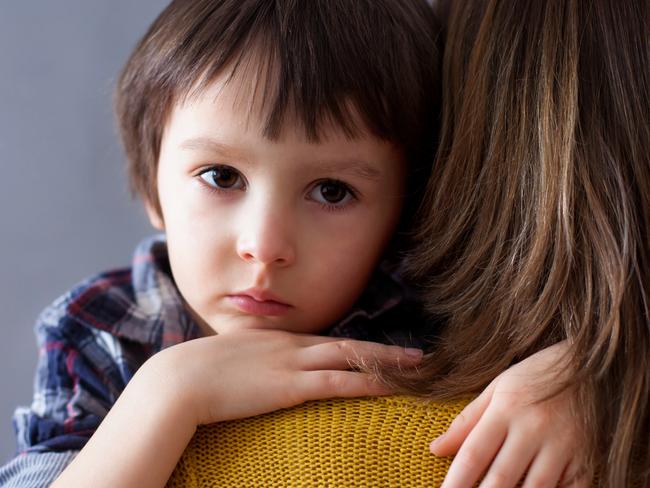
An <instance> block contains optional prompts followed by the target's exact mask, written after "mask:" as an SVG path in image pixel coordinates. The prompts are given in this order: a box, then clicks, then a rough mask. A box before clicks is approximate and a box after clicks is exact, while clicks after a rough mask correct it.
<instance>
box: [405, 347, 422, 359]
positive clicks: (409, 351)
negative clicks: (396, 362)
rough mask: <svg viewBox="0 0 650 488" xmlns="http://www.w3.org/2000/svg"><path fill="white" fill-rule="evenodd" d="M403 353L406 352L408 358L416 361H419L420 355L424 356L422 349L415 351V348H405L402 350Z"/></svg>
mask: <svg viewBox="0 0 650 488" xmlns="http://www.w3.org/2000/svg"><path fill="white" fill-rule="evenodd" d="M404 351H405V352H406V355H407V356H410V357H412V358H416V359H420V358H421V357H422V355H423V354H424V353H423V352H422V349H417V348H415V347H407V348H405V349H404Z"/></svg>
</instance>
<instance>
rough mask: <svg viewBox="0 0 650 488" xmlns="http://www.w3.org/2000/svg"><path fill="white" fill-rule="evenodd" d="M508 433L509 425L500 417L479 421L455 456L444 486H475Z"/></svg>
mask: <svg viewBox="0 0 650 488" xmlns="http://www.w3.org/2000/svg"><path fill="white" fill-rule="evenodd" d="M506 434H507V425H505V424H504V423H503V422H502V421H500V420H499V419H493V420H492V421H490V422H486V421H483V422H479V423H478V424H476V427H475V428H474V429H472V431H471V432H470V433H469V435H468V436H467V439H466V440H465V442H464V443H463V445H462V446H461V448H460V449H459V451H458V454H457V455H456V457H455V458H454V460H453V462H452V463H451V466H450V467H449V471H447V475H446V476H445V481H444V482H443V484H442V488H466V487H468V486H474V483H476V481H478V479H479V478H480V477H481V475H482V474H483V472H484V471H485V470H486V469H487V467H488V466H489V465H490V463H491V462H492V460H493V459H494V456H495V455H496V453H497V452H498V451H499V449H500V448H501V445H502V444H503V442H504V440H505V438H506Z"/></svg>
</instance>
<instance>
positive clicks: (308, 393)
mask: <svg viewBox="0 0 650 488" xmlns="http://www.w3.org/2000/svg"><path fill="white" fill-rule="evenodd" d="M297 382H298V383H297V385H296V386H297V387H298V391H300V392H301V396H302V398H300V399H299V400H300V401H308V400H320V399H323V398H335V397H345V398H350V397H363V396H378V395H389V394H390V393H391V391H390V390H389V389H388V388H387V387H386V386H384V385H383V384H381V383H379V382H378V381H377V380H376V379H375V378H374V377H373V376H372V375H370V374H366V373H357V372H354V371H305V372H303V373H302V374H300V375H299V376H298V379H297Z"/></svg>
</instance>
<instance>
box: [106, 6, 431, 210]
mask: <svg viewBox="0 0 650 488" xmlns="http://www.w3.org/2000/svg"><path fill="white" fill-rule="evenodd" d="M437 34H438V28H437V24H436V22H435V18H434V16H433V12H432V10H431V8H430V6H429V5H428V4H427V2H426V0H402V1H399V2H396V1H394V0H310V1H308V2H305V1H298V0H274V1H261V0H192V1H189V0H174V1H172V2H171V3H170V4H169V6H168V7H167V8H166V9H165V10H164V11H163V12H162V13H161V14H160V16H159V17H158V18H157V19H156V20H155V22H154V23H153V24H152V26H151V27H150V29H149V31H148V32H147V33H146V35H145V36H144V38H143V39H142V40H141V41H140V43H139V44H138V46H137V47H136V48H135V50H134V52H133V54H132V55H131V57H130V59H129V61H128V62H127V64H126V66H125V68H124V70H123V72H122V74H121V77H120V79H119V83H118V86H117V90H116V103H115V107H116V114H117V119H118V123H119V128H120V132H121V136H122V141H123V144H124V147H125V149H126V153H127V157H128V160H129V166H128V168H129V176H130V181H131V186H132V188H133V190H134V191H135V193H137V194H139V195H140V196H142V197H143V198H144V199H145V201H147V202H148V203H149V204H151V205H153V206H154V208H155V209H157V210H160V209H159V203H158V197H157V188H156V170H157V162H158V156H159V149H160V143H161V139H162V135H163V130H164V127H165V124H166V122H167V118H168V116H169V113H170V110H171V108H172V106H173V105H174V104H175V103H177V102H179V101H182V99H183V98H184V97H187V96H191V95H193V94H198V93H199V92H200V91H201V90H203V89H204V88H206V87H207V85H209V84H210V83H211V82H212V81H214V79H215V78H216V77H217V76H220V75H222V74H224V73H227V74H228V76H229V78H228V79H230V80H232V79H233V77H234V76H235V74H236V73H237V71H238V70H241V71H242V72H245V74H244V75H243V76H246V75H247V74H248V71H246V70H249V69H251V65H253V70H254V73H251V75H253V76H252V77H253V78H255V77H256V76H255V75H257V74H259V75H261V76H259V80H262V81H261V82H260V83H261V84H262V85H263V86H261V87H260V86H255V87H253V89H252V91H251V93H250V96H251V97H255V96H257V94H262V95H261V96H262V100H263V104H262V105H263V107H262V108H263V110H264V112H265V113H264V114H263V115H264V116H265V119H266V125H265V129H264V135H265V136H266V137H268V138H270V139H274V138H277V137H278V135H279V133H280V130H281V129H282V123H283V120H284V118H285V114H286V112H287V110H291V111H292V112H291V115H295V116H296V120H298V121H299V122H300V123H301V124H302V126H303V127H304V130H305V134H306V136H307V137H308V138H309V139H310V140H316V141H317V140H318V134H319V130H320V129H321V128H322V126H323V124H326V123H332V122H333V123H334V124H336V125H337V126H339V127H341V128H342V130H344V131H345V132H346V133H347V134H348V135H349V136H350V137H354V136H355V135H356V134H357V133H358V132H359V130H361V129H365V128H367V129H369V130H370V131H371V132H372V133H373V134H374V135H376V136H378V137H380V138H382V139H387V140H391V141H392V142H395V143H397V144H398V145H399V146H400V148H402V149H403V150H404V151H405V152H406V156H407V160H408V161H409V163H410V164H411V165H412V166H411V168H412V171H411V174H412V181H413V182H416V181H417V178H416V175H418V176H419V179H420V181H421V180H422V179H423V177H422V175H420V174H419V172H418V168H421V167H422V169H423V172H424V173H425V174H426V173H428V171H429V169H428V168H429V167H430V164H431V157H430V150H429V148H430V146H431V141H432V140H433V139H434V131H435V124H434V122H435V120H436V119H435V116H434V114H435V110H436V108H437V95H438V90H437V87H439V82H438V73H439V66H438V58H439V57H438V52H437V50H436V42H437V39H436V37H437ZM269 74H270V76H269ZM240 76H241V73H240ZM247 86H248V85H247ZM240 89H242V88H240ZM248 95H249V94H247V93H246V94H244V96H248ZM359 119H360V122H361V123H363V124H364V125H365V127H356V126H355V121H357V120H359ZM422 186H423V185H422Z"/></svg>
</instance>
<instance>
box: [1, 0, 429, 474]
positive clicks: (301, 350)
mask: <svg viewBox="0 0 650 488" xmlns="http://www.w3.org/2000/svg"><path fill="white" fill-rule="evenodd" d="M436 33H437V32H436V27H435V22H434V20H433V17H432V13H431V11H430V9H429V7H428V5H427V2H426V1H425V0H404V1H400V2H396V1H394V0H383V1H382V0H317V1H310V2H295V1H292V0H278V1H274V2H267V1H260V0H193V1H191V2H189V1H186V0H185V1H183V0H174V1H172V2H171V4H170V5H169V6H168V7H167V9H166V10H165V11H164V12H163V13H162V14H161V15H160V16H159V17H158V19H157V20H156V21H155V22H154V24H153V25H152V26H151V28H150V30H149V32H148V33H147V34H146V36H145V37H144V39H143V40H142V41H141V43H140V44H139V45H138V46H137V48H136V49H135V51H134V53H133V55H132V57H131V58H130V60H129V62H128V64H127V66H126V68H125V70H124V72H123V74H122V77H121V79H120V83H119V86H118V90H117V114H118V119H119V122H120V128H121V133H122V138H123V142H124V145H125V148H126V152H127V155H128V158H129V170H130V176H131V181H132V184H133V188H134V189H135V190H136V192H137V193H138V194H139V195H140V196H141V197H142V199H143V201H144V204H145V206H146V208H147V212H148V215H149V217H150V220H151V222H152V224H153V225H154V226H155V227H156V228H157V229H160V230H162V231H164V233H165V237H160V236H159V237H155V238H152V239H149V240H147V241H145V242H144V243H142V244H141V245H140V246H139V248H138V250H137V251H136V254H135V258H134V261H133V265H132V267H131V268H129V269H125V270H118V271H112V272H107V273H104V274H101V275H99V276H98V277H96V278H93V279H91V280H89V281H87V282H85V283H83V284H81V285H79V286H78V287H76V288H75V289H74V290H72V291H71V292H70V293H69V294H67V295H65V296H64V297H62V298H61V299H59V300H58V301H56V302H55V303H54V304H53V305H52V306H51V307H50V308H48V309H47V310H46V311H45V312H44V313H43V315H42V316H41V318H40V321H39V323H38V326H37V333H38V336H39V340H40V343H41V357H40V362H39V367H38V373H37V383H36V388H37V390H36V394H35V398H34V402H33V404H32V406H31V408H29V409H21V410H18V411H17V413H16V416H15V422H16V426H17V432H18V443H19V449H20V451H21V455H20V456H18V457H17V458H16V459H14V460H13V461H12V462H10V463H9V464H8V465H7V466H5V467H4V468H2V469H0V485H2V486H6V485H8V486H21V487H27V486H45V485H49V483H51V482H52V481H53V480H55V479H57V478H58V479H57V481H56V482H55V486H65V487H70V486H111V487H113V486H120V487H126V486H134V487H135V486H137V487H144V486H162V485H164V483H165V481H166V480H167V478H168V477H169V475H170V474H171V472H172V470H173V468H174V466H175V464H176V462H177V461H178V459H179V457H180V455H181V453H182V451H183V449H184V448H185V446H186V445H187V443H188V441H189V440H190V438H191V437H192V435H193V433H194V431H195V429H196V427H197V425H200V424H204V423H210V422H218V421H223V420H228V419H234V418H241V417H246V416H251V415H256V414H260V413H264V412H268V411H272V410H275V409H278V408H283V407H289V406H291V405H295V404H298V403H301V402H303V401H306V400H309V399H318V398H327V397H332V396H363V395H373V394H382V393H387V391H386V389H385V388H384V387H382V386H380V385H379V384H378V383H377V382H375V381H373V380H372V378H371V377H370V376H369V375H367V374H365V373H362V372H357V371H350V370H349V369H350V367H349V366H350V362H351V361H365V362H373V361H380V362H387V363H399V364H400V365H404V366H411V365H415V364H417V362H418V361H419V359H420V357H421V351H420V350H419V349H411V348H403V347H399V346H395V345H383V344H379V343H377V342H370V341H371V340H372V341H383V342H389V343H402V345H407V343H406V338H408V337H409V333H408V331H404V330H400V329H397V328H395V325H396V324H395V321H394V320H390V314H391V313H395V311H396V310H398V309H399V307H400V306H402V305H403V304H404V301H405V300H404V294H403V292H402V290H401V287H400V285H399V283H398V282H396V281H394V280H393V279H392V278H391V277H390V276H389V274H387V273H385V272H383V271H382V269H380V267H378V263H379V262H380V261H382V259H383V258H385V257H386V255H387V254H390V253H393V252H394V251H395V250H394V249H393V248H392V246H391V245H390V243H391V240H392V236H393V235H394V234H395V232H396V230H397V229H398V227H399V225H400V222H402V223H403V222H404V219H402V218H401V217H402V215H405V214H410V211H411V210H412V208H411V200H413V201H416V200H417V197H418V191H417V188H418V185H417V183H418V178H419V177H421V175H422V174H425V175H426V173H427V172H428V171H427V167H426V165H427V163H429V162H430V161H431V160H432V158H431V155H430V153H429V151H428V147H429V146H430V144H431V141H432V140H433V139H434V138H433V125H434V124H433V122H434V114H435V94H436V92H437V76H436V74H437V65H438V63H437V61H436V56H437V55H436V51H435V45H436ZM423 172H424V173H423ZM364 290H365V291H364ZM400 322H401V323H404V318H403V317H402V320H401V321H400ZM390 325H393V328H392V329H391V327H390ZM316 334H318V335H316ZM340 337H349V338H352V339H355V340H350V339H348V340H342V339H341V338H340ZM411 345H416V346H422V344H421V343H417V342H416V343H415V344H411ZM118 397H119V398H118ZM100 422H101V425H100Z"/></svg>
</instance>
